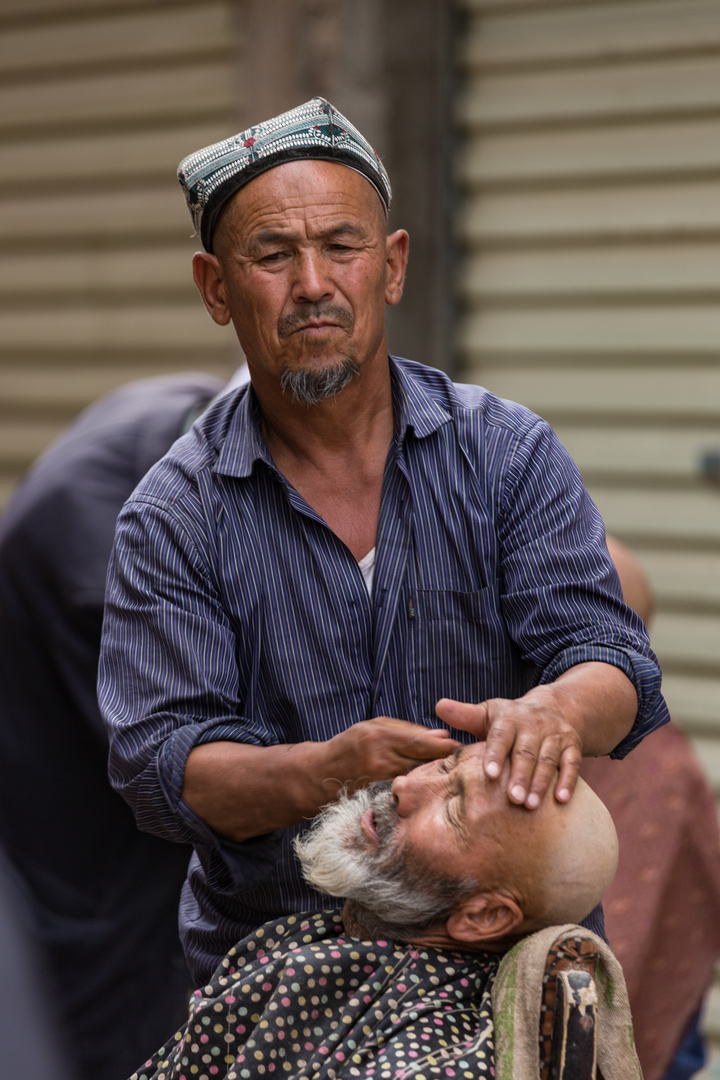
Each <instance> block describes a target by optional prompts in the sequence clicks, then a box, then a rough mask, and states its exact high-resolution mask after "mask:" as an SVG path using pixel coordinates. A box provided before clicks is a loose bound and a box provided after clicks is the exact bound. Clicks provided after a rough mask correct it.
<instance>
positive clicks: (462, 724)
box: [435, 698, 488, 739]
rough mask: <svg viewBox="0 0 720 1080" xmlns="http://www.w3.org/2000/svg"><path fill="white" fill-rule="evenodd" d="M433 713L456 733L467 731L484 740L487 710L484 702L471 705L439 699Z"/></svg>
mask: <svg viewBox="0 0 720 1080" xmlns="http://www.w3.org/2000/svg"><path fill="white" fill-rule="evenodd" d="M435 712H436V713H437V715H438V716H439V717H440V719H441V720H442V721H443V722H444V723H446V724H448V725H449V726H450V727H454V728H457V729H458V731H469V732H470V733H471V734H472V735H474V736H475V737H476V738H478V739H484V738H485V736H486V735H487V718H488V708H487V704H486V702H484V701H482V702H480V704H479V705H471V704H469V703H467V702H464V701H453V699H452V698H440V700H439V701H438V703H437V705H436V706H435Z"/></svg>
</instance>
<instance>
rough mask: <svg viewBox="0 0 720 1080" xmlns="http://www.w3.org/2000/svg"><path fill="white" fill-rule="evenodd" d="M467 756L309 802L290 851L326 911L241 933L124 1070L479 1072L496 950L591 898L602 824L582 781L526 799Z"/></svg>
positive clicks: (564, 917) (575, 914) (488, 1063)
mask: <svg viewBox="0 0 720 1080" xmlns="http://www.w3.org/2000/svg"><path fill="white" fill-rule="evenodd" d="M484 756H485V745H484V744H483V743H479V744H476V745H474V746H472V747H466V748H460V749H458V750H456V751H455V752H454V753H453V754H452V755H451V756H450V757H448V758H446V759H444V760H443V761H433V762H428V763H426V764H424V765H421V766H418V767H417V768H415V769H414V770H412V771H411V772H409V773H408V774H406V775H403V776H400V777H397V778H396V779H395V780H394V781H380V782H378V783H376V784H374V785H372V786H370V787H367V788H363V789H361V790H359V791H357V792H355V794H353V795H347V794H344V795H342V796H341V797H340V799H339V800H338V801H337V802H335V803H331V804H329V805H328V806H327V807H325V808H324V810H322V811H321V813H320V814H319V816H318V817H317V818H316V819H315V822H314V824H313V827H312V828H311V830H310V831H309V832H307V833H306V834H305V835H304V837H303V838H302V839H299V840H298V841H297V842H296V850H297V854H298V856H299V858H300V861H301V864H302V868H303V872H304V874H305V876H306V878H307V879H308V880H309V881H310V882H311V883H312V884H313V885H314V886H315V887H316V888H317V889H318V890H319V891H320V892H323V893H329V894H331V895H336V896H345V897H346V898H347V899H346V902H345V906H344V908H343V909H342V912H340V911H324V912H318V913H313V914H309V915H304V916H301V915H291V916H289V917H287V918H285V919H283V920H281V921H280V922H279V923H268V924H266V925H265V926H264V927H261V928H260V929H259V930H258V931H257V932H256V933H254V934H252V935H250V936H249V937H246V938H245V939H244V940H243V941H241V942H240V943H239V944H238V945H237V946H236V947H235V948H233V949H232V950H231V951H230V953H229V954H228V956H227V957H226V958H225V960H224V961H223V962H222V963H221V964H220V966H219V968H218V969H217V971H216V972H215V975H214V977H213V979H212V982H211V984H210V985H209V986H206V987H204V988H203V989H202V990H198V991H196V994H195V995H194V997H193V999H192V1002H191V1008H190V1017H189V1020H188V1023H187V1025H186V1027H185V1028H184V1029H183V1030H182V1031H181V1032H179V1033H178V1035H176V1036H175V1040H174V1042H171V1043H168V1045H167V1047H163V1048H162V1049H161V1050H160V1051H159V1052H158V1053H157V1054H156V1055H155V1057H154V1058H153V1059H152V1061H150V1062H148V1064H147V1065H146V1066H145V1067H144V1068H142V1069H140V1070H139V1072H138V1073H136V1074H135V1077H136V1080H150V1078H156V1080H160V1078H161V1077H162V1078H163V1080H173V1078H179V1077H180V1076H183V1075H193V1076H198V1077H200V1078H202V1077H208V1080H209V1078H211V1077H213V1076H215V1075H217V1073H218V1068H219V1071H220V1073H221V1075H225V1076H227V1077H228V1080H230V1078H235V1077H238V1078H240V1077H256V1076H261V1075H267V1074H270V1073H272V1072H277V1074H278V1075H284V1076H323V1077H325V1076H327V1077H334V1076H338V1075H341V1074H342V1075H343V1076H361V1077H369V1076H376V1077H389V1078H393V1080H394V1078H396V1077H399V1076H403V1075H416V1074H417V1072H418V1070H420V1072H421V1073H422V1074H423V1075H427V1076H431V1075H455V1076H473V1077H478V1076H491V1075H493V1072H492V1069H493V1068H494V1052H493V1009H492V1000H491V992H492V987H493V983H494V979H495V975H496V973H497V970H498V966H499V963H500V960H501V954H502V953H503V952H504V951H506V950H507V949H508V948H509V947H510V946H511V945H512V944H513V943H515V942H516V941H517V940H518V939H520V938H522V937H524V936H525V935H528V934H530V933H532V932H533V931H535V930H538V929H540V928H542V927H546V926H549V925H552V926H555V925H557V924H566V923H576V922H578V921H579V920H580V919H582V918H583V917H584V916H585V915H587V914H588V912H589V911H591V910H592V908H593V907H594V906H595V905H596V904H597V903H598V901H599V900H600V898H601V897H602V894H603V892H604V891H605V889H606V888H607V886H608V885H609V883H610V881H611V880H612V877H613V874H614V872H615V867H616V864H617V837H616V834H615V829H614V826H613V823H612V819H611V817H610V814H609V813H608V811H607V810H606V808H605V807H604V805H603V804H602V802H601V801H600V800H599V799H598V797H597V796H596V795H595V794H594V793H593V792H592V790H591V789H590V788H589V787H588V786H587V785H586V784H585V783H584V782H583V781H579V782H578V786H577V788H576V791H575V794H574V797H573V799H572V800H571V801H570V802H567V803H560V802H558V801H557V800H556V799H554V798H553V797H552V796H551V795H549V796H547V797H546V798H545V799H544V800H543V802H542V804H541V806H540V808H539V809H538V810H536V811H530V810H528V809H527V808H525V807H521V806H517V805H514V804H513V803H512V802H511V801H510V800H509V799H508V797H507V786H508V779H509V775H510V766H509V764H508V763H506V765H505V767H504V769H503V772H502V774H501V777H500V779H495V780H493V779H490V778H488V776H487V774H486V772H485V771H484V769H483V759H484ZM626 1051H627V1052H628V1053H630V1054H631V1058H630V1060H632V1048H631V1045H630V1044H629V1042H628V1045H627V1047H626ZM213 1066H214V1068H213ZM449 1068H454V1069H455V1070H456V1071H455V1072H448V1071H446V1070H448V1069H449ZM623 1075H631V1073H630V1072H628V1073H627V1074H623Z"/></svg>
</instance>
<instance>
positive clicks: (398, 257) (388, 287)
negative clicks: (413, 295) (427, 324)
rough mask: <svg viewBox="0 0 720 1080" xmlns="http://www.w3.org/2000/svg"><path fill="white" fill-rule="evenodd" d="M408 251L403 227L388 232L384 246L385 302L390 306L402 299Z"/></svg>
mask: <svg viewBox="0 0 720 1080" xmlns="http://www.w3.org/2000/svg"><path fill="white" fill-rule="evenodd" d="M409 251H410V237H409V236H408V234H407V233H406V232H405V230H404V229H398V230H397V231H396V232H394V233H390V235H389V236H388V237H387V240H386V247H385V266H386V277H385V303H386V304H389V305H390V306H391V307H393V306H394V305H395V304H399V303H400V300H401V299H402V294H403V288H404V287H405V271H406V270H407V262H408V253H409Z"/></svg>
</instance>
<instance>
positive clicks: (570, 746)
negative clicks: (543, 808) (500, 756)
mask: <svg viewBox="0 0 720 1080" xmlns="http://www.w3.org/2000/svg"><path fill="white" fill-rule="evenodd" d="M581 762H582V754H581V751H580V743H579V739H578V737H577V735H576V734H575V732H574V731H573V730H572V729H570V728H569V727H568V726H567V725H565V724H564V723H562V722H560V723H557V724H553V722H552V721H551V720H550V721H548V722H547V723H546V724H543V725H542V730H541V731H536V730H535V731H533V730H530V731H529V730H527V729H526V728H524V727H523V726H522V725H519V726H518V728H517V730H516V734H515V741H514V744H513V747H512V750H511V752H510V778H509V780H508V797H509V799H510V800H511V802H514V803H517V804H518V805H524V806H526V807H527V808H528V809H529V810H535V809H537V807H538V806H540V804H541V802H542V801H543V799H544V798H545V795H546V794H547V792H548V791H549V790H552V791H553V793H554V795H555V798H556V799H558V801H559V802H567V800H568V799H569V798H570V797H571V796H572V793H573V791H574V790H575V784H576V782H577V775H578V772H579V770H580V764H581Z"/></svg>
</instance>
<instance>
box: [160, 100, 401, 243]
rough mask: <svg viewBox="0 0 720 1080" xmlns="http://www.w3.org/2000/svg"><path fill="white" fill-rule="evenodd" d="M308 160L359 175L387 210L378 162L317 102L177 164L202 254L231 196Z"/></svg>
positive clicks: (387, 193)
mask: <svg viewBox="0 0 720 1080" xmlns="http://www.w3.org/2000/svg"><path fill="white" fill-rule="evenodd" d="M307 158H317V159H320V160H322V161H337V162H339V163H340V164H342V165H347V166H348V168H351V169H354V170H355V171H356V172H359V173H361V175H363V176H364V177H366V179H368V180H369V181H370V183H371V184H372V185H373V186H374V187H375V189H376V191H377V193H378V195H379V196H380V198H381V200H382V203H383V205H384V207H385V210H386V211H387V210H389V208H390V202H391V200H392V191H391V189H390V180H389V178H388V174H387V172H386V171H385V168H384V166H383V164H382V162H381V161H380V158H379V157H378V156H377V154H376V153H375V151H374V150H373V148H372V146H371V145H370V143H369V142H368V141H367V139H366V138H365V137H364V136H363V135H361V134H360V132H359V131H358V130H357V128H356V127H354V126H353V125H352V124H351V123H350V121H349V120H347V119H346V118H345V117H344V116H343V115H342V113H340V112H338V110H337V109H336V108H335V107H334V106H333V105H331V104H330V102H329V101H326V100H325V98H321V97H316V98H313V99H312V100H311V101H306V102H305V104H304V105H298V106H297V107H296V108H294V109H290V111H289V112H285V113H281V115H280V116H274V117H273V118H272V119H270V120H264V121H263V122H262V123H261V124H256V125H255V126H254V127H250V128H248V129H247V130H246V131H241V132H240V133H239V134H238V135H233V136H231V137H230V138H229V139H223V141H222V142H218V143H214V144H213V145H212V146H206V147H205V148H204V149H203V150H197V151H196V152H195V153H194V154H189V155H188V156H187V157H186V158H183V160H182V161H181V162H180V165H179V166H178V180H179V181H180V185H181V187H182V189H183V191H184V193H185V199H186V201H187V205H188V209H189V211H190V216H191V217H192V219H193V224H194V226H195V231H196V233H198V234H199V235H200V236H201V238H202V242H203V244H204V246H205V248H206V250H207V251H211V250H212V246H211V245H212V232H213V228H214V226H215V223H216V221H217V218H218V215H219V212H220V210H221V209H222V207H223V205H224V204H225V203H226V202H227V200H228V199H229V198H231V197H232V196H233V195H234V194H235V192H236V191H238V190H239V189H240V188H241V187H243V186H244V185H245V184H247V183H248V182H249V181H250V180H253V179H254V178H255V177H256V176H258V175H260V173H262V172H265V171H266V170H267V169H272V168H274V166H276V165H282V164H283V163H285V162H286V161H296V160H302V159H307Z"/></svg>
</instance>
